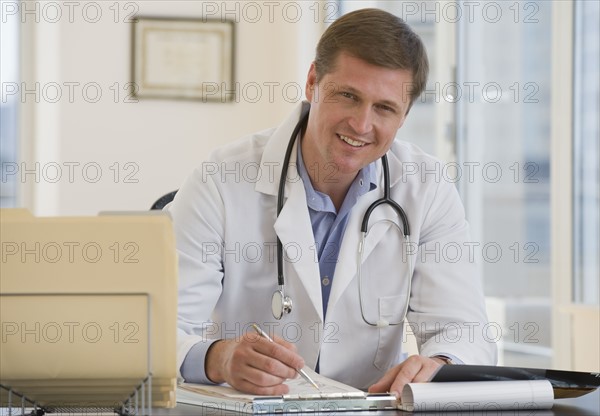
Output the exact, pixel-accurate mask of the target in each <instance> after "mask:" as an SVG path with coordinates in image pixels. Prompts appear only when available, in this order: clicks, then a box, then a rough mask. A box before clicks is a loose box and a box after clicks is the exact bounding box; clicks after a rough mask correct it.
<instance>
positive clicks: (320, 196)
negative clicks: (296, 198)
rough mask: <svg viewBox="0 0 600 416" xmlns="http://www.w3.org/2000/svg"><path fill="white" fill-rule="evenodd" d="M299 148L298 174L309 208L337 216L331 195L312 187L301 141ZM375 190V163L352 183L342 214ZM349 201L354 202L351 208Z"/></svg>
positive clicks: (362, 171)
mask: <svg viewBox="0 0 600 416" xmlns="http://www.w3.org/2000/svg"><path fill="white" fill-rule="evenodd" d="M297 148H298V156H297V165H298V173H299V175H300V178H301V179H302V183H303V184H304V190H305V192H306V201H307V204H308V207H309V208H310V209H312V210H314V211H324V212H331V213H333V214H336V210H335V206H334V205H333V202H332V201H331V198H329V195H327V194H324V193H323V192H319V191H317V190H315V188H314V187H313V185H312V182H311V180H310V176H309V175H308V171H307V170H306V166H305V165H304V158H303V157H302V142H301V141H299V143H298V146H297ZM323 174H324V175H326V174H327V172H323ZM375 188H377V179H376V169H375V162H371V163H369V164H368V165H367V166H365V167H364V168H362V169H361V170H360V171H359V172H358V174H357V175H356V178H354V181H352V184H351V185H350V188H349V189H348V193H347V194H346V198H345V199H344V202H343V204H342V207H341V209H340V213H342V212H343V211H346V210H349V208H351V207H352V206H353V205H354V203H356V201H357V200H358V198H360V197H361V196H363V195H364V194H366V193H367V192H369V191H372V190H373V189H375ZM349 201H352V202H351V203H350V207H346V205H348V204H347V202H349Z"/></svg>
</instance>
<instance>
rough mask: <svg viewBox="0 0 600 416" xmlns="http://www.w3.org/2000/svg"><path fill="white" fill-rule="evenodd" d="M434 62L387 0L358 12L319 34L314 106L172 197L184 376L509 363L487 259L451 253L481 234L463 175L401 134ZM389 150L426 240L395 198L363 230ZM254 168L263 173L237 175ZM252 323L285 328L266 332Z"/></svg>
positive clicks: (268, 377)
mask: <svg viewBox="0 0 600 416" xmlns="http://www.w3.org/2000/svg"><path fill="white" fill-rule="evenodd" d="M427 72H428V63H427V57H426V53H425V50H424V48H423V45H422V43H421V40H420V39H419V38H418V36H417V35H415V34H414V33H413V32H412V30H411V29H410V28H409V27H408V26H407V25H406V24H405V23H404V22H402V21H401V20H400V19H398V18H397V17H395V16H393V15H391V14H389V13H387V12H383V11H381V10H376V9H364V10H359V11H356V12H353V13H350V14H347V15H345V16H343V17H342V18H340V19H339V20H338V21H336V22H335V23H333V24H332V25H331V26H330V27H329V29H328V30H327V31H326V32H325V34H324V35H323V37H322V38H321V40H320V42H319V45H318V46H317V54H316V59H315V61H314V62H313V64H312V65H311V67H310V70H309V72H308V77H307V81H306V91H305V93H306V98H307V100H308V101H309V103H310V106H308V104H306V103H305V104H304V105H303V106H300V107H299V108H297V109H296V110H295V111H294V112H293V114H292V115H291V116H290V117H289V119H288V120H286V121H284V122H283V124H282V125H280V126H279V127H278V128H276V129H271V130H267V131H264V132H260V133H257V134H254V135H252V136H250V137H246V138H244V139H242V140H240V141H238V142H235V143H233V144H231V145H228V146H225V147H223V148H221V149H219V150H217V151H215V152H214V153H213V154H212V156H211V158H210V160H209V161H208V162H206V163H205V164H203V165H202V166H201V167H200V168H199V169H197V170H196V171H195V172H194V173H193V175H192V176H191V177H190V178H189V179H188V180H187V181H186V183H185V184H184V185H183V187H182V188H181V190H180V191H179V193H178V195H177V196H176V198H175V200H174V201H173V204H172V205H171V206H170V207H169V209H170V211H171V214H172V216H173V222H174V228H175V233H176V238H177V245H178V250H179V258H180V291H179V322H178V326H179V338H178V362H179V364H180V366H181V367H180V370H181V375H182V377H183V378H185V379H186V380H187V381H191V382H204V383H207V382H214V383H222V382H227V383H229V384H231V385H232V386H233V387H235V388H237V389H239V390H242V391H246V392H249V393H254V394H261V395H278V394H284V393H286V392H287V386H286V385H284V384H282V383H283V382H284V381H285V380H286V379H287V378H292V377H295V374H296V371H295V370H296V369H300V368H302V367H304V366H308V367H311V368H317V369H318V371H319V372H320V373H322V374H323V375H325V376H328V377H331V378H333V379H336V380H339V381H341V382H344V383H347V384H350V385H353V386H355V387H358V388H363V389H369V391H371V392H384V391H392V392H397V393H400V391H401V388H402V387H403V385H404V384H405V383H407V382H410V381H425V380H427V379H428V378H429V377H430V376H431V375H432V374H433V372H434V371H435V370H436V369H437V368H438V367H439V366H440V365H442V364H443V363H446V362H448V361H450V360H453V361H456V362H459V363H460V362H462V363H473V364H492V363H495V360H496V358H495V354H496V349H495V345H494V344H493V343H491V342H488V341H487V340H486V339H485V335H486V334H485V332H484V326H485V324H486V322H487V318H486V315H485V309H484V304H483V294H482V290H481V285H480V282H479V279H478V277H477V276H476V269H475V265H474V264H472V262H471V261H469V260H470V259H469V258H468V256H461V257H460V258H459V259H456V258H455V257H453V258H451V259H446V258H445V257H444V256H440V255H439V250H440V249H441V247H445V246H447V245H448V244H450V245H453V246H458V247H465V246H464V244H463V243H465V242H467V241H469V235H468V225H467V223H466V221H465V218H464V210H463V208H462V205H461V203H460V200H459V198H458V194H457V192H456V189H455V187H454V185H453V184H450V183H446V182H444V181H435V180H434V176H435V175H429V177H430V178H431V179H432V180H428V181H423V180H422V178H423V175H420V174H417V175H414V174H409V172H408V171H406V167H408V166H410V167H411V170H410V172H411V173H414V167H417V168H418V169H427V170H429V171H431V170H432V169H435V168H436V166H437V167H438V168H439V165H437V163H438V162H437V161H436V160H435V159H433V158H432V157H430V156H428V155H426V154H424V153H423V152H422V151H421V150H420V149H418V148H417V147H415V146H413V145H410V144H407V143H402V142H399V141H394V137H395V135H396V132H397V130H398V129H399V128H400V127H401V126H402V124H403V123H404V121H405V119H406V116H407V114H408V112H409V109H410V107H411V105H412V103H413V102H414V100H415V99H416V98H417V97H418V96H419V94H420V93H421V92H422V91H423V89H424V88H425V83H426V78H427ZM307 111H308V116H307V117H308V118H307V121H306V123H305V125H302V123H300V124H301V125H299V133H298V134H297V137H293V138H294V139H296V142H295V144H294V145H293V148H292V150H291V163H290V164H289V169H288V172H287V175H286V178H287V180H286V182H285V190H284V199H285V204H284V205H283V208H282V210H281V212H280V214H279V216H278V215H277V198H278V194H279V192H278V188H279V181H280V180H279V178H280V175H281V171H282V165H283V160H284V155H285V153H286V148H287V146H288V143H289V141H290V136H291V135H292V132H293V131H294V127H295V126H296V125H297V124H298V123H299V120H300V119H301V118H302V115H304V114H306V112H307ZM384 154H387V158H388V161H389V176H390V188H391V189H390V196H391V198H392V199H393V200H394V201H395V202H397V203H398V204H400V205H401V206H402V208H403V209H404V211H405V212H406V216H407V218H408V221H409V223H410V235H411V240H412V243H411V244H407V242H406V241H405V239H404V236H403V232H402V223H401V221H400V219H399V217H398V215H396V213H395V212H394V210H392V209H390V207H389V206H385V205H384V206H380V207H378V208H377V209H375V210H374V211H373V212H372V215H371V218H370V220H369V225H368V226H369V233H368V235H367V237H366V239H365V241H364V244H361V243H360V242H359V236H360V227H361V224H360V223H361V221H362V218H363V215H364V213H365V211H366V210H367V208H368V207H369V205H371V204H372V203H373V202H374V201H375V200H377V199H379V198H381V197H382V196H383V194H384V188H385V187H384V181H383V172H382V162H380V161H379V159H380V158H381V157H382V156H383V155H384ZM249 169H251V171H252V172H255V173H256V175H254V174H252V175H248V174H246V175H235V174H233V175H232V172H233V173H235V172H236V171H237V172H238V173H239V172H240V171H241V172H248V170H249ZM236 176H238V179H239V180H235V178H236ZM250 176H251V177H252V178H250ZM392 222H393V223H396V224H398V226H395V225H393V224H392ZM277 238H279V239H280V240H281V243H282V246H283V249H284V262H283V268H284V271H285V273H284V276H285V295H289V296H290V297H291V298H292V299H293V309H292V312H291V313H290V314H284V316H283V318H282V319H281V320H277V319H275V318H274V317H273V314H272V312H271V307H270V306H269V305H270V303H269V302H270V301H271V296H272V294H273V292H274V291H275V290H276V289H277V288H278V281H277V272H276V271H277V264H276V263H277V259H276V256H275V245H276V244H275V242H276V241H277ZM359 244H361V247H362V249H363V254H362V256H361V257H360V259H361V260H360V261H361V264H360V265H358V264H357V257H358V247H359ZM436 250H437V251H438V252H437V255H436V253H435V252H436ZM423 253H426V254H429V256H427V255H425V256H423V255H422V254H423ZM446 257H447V256H446ZM413 265H414V266H413ZM359 274H360V279H359V278H358V275H359ZM359 286H360V288H359ZM409 300H410V302H409ZM407 302H409V303H408V304H407ZM407 310H408V314H407V319H408V321H409V322H410V324H411V328H412V329H413V331H414V332H415V334H416V337H417V342H418V344H419V351H420V355H415V356H412V357H409V358H408V359H406V360H404V361H402V360H401V342H402V337H403V327H402V325H398V324H399V323H401V322H402V321H403V319H404V314H405V311H407ZM252 323H258V324H259V325H261V326H262V327H263V329H265V331H266V332H269V333H270V335H272V336H273V338H274V339H275V342H273V343H271V342H269V341H268V340H266V339H264V338H260V337H258V336H257V335H256V334H255V333H254V331H252V328H251V324H252ZM286 339H287V341H286Z"/></svg>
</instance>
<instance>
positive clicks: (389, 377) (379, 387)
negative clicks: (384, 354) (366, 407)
mask: <svg viewBox="0 0 600 416" xmlns="http://www.w3.org/2000/svg"><path fill="white" fill-rule="evenodd" d="M399 370H400V367H398V366H396V367H394V368H392V369H390V370H388V371H387V372H386V373H385V374H384V376H383V377H382V378H381V379H380V380H379V381H378V382H377V383H375V384H373V385H372V386H371V387H369V393H387V392H388V391H390V386H391V385H392V383H393V382H394V380H395V379H396V375H397V374H398V372H399Z"/></svg>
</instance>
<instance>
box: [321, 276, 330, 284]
mask: <svg viewBox="0 0 600 416" xmlns="http://www.w3.org/2000/svg"><path fill="white" fill-rule="evenodd" d="M321 283H323V286H327V285H329V277H327V276H325V277H324V278H323V280H321Z"/></svg>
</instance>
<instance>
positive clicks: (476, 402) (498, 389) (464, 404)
mask: <svg viewBox="0 0 600 416" xmlns="http://www.w3.org/2000/svg"><path fill="white" fill-rule="evenodd" d="M553 401H554V393H553V391H552V385H551V384H550V382H549V381H548V380H523V381H521V380H519V381H462V382H444V383H409V384H407V385H406V386H404V389H403V390H402V403H401V404H400V405H399V406H398V408H399V409H401V410H407V411H410V412H425V411H427V412H432V411H433V412H436V411H437V412H439V411H443V412H447V411H458V410H513V409H520V410H522V409H550V408H551V407H552V404H553Z"/></svg>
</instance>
